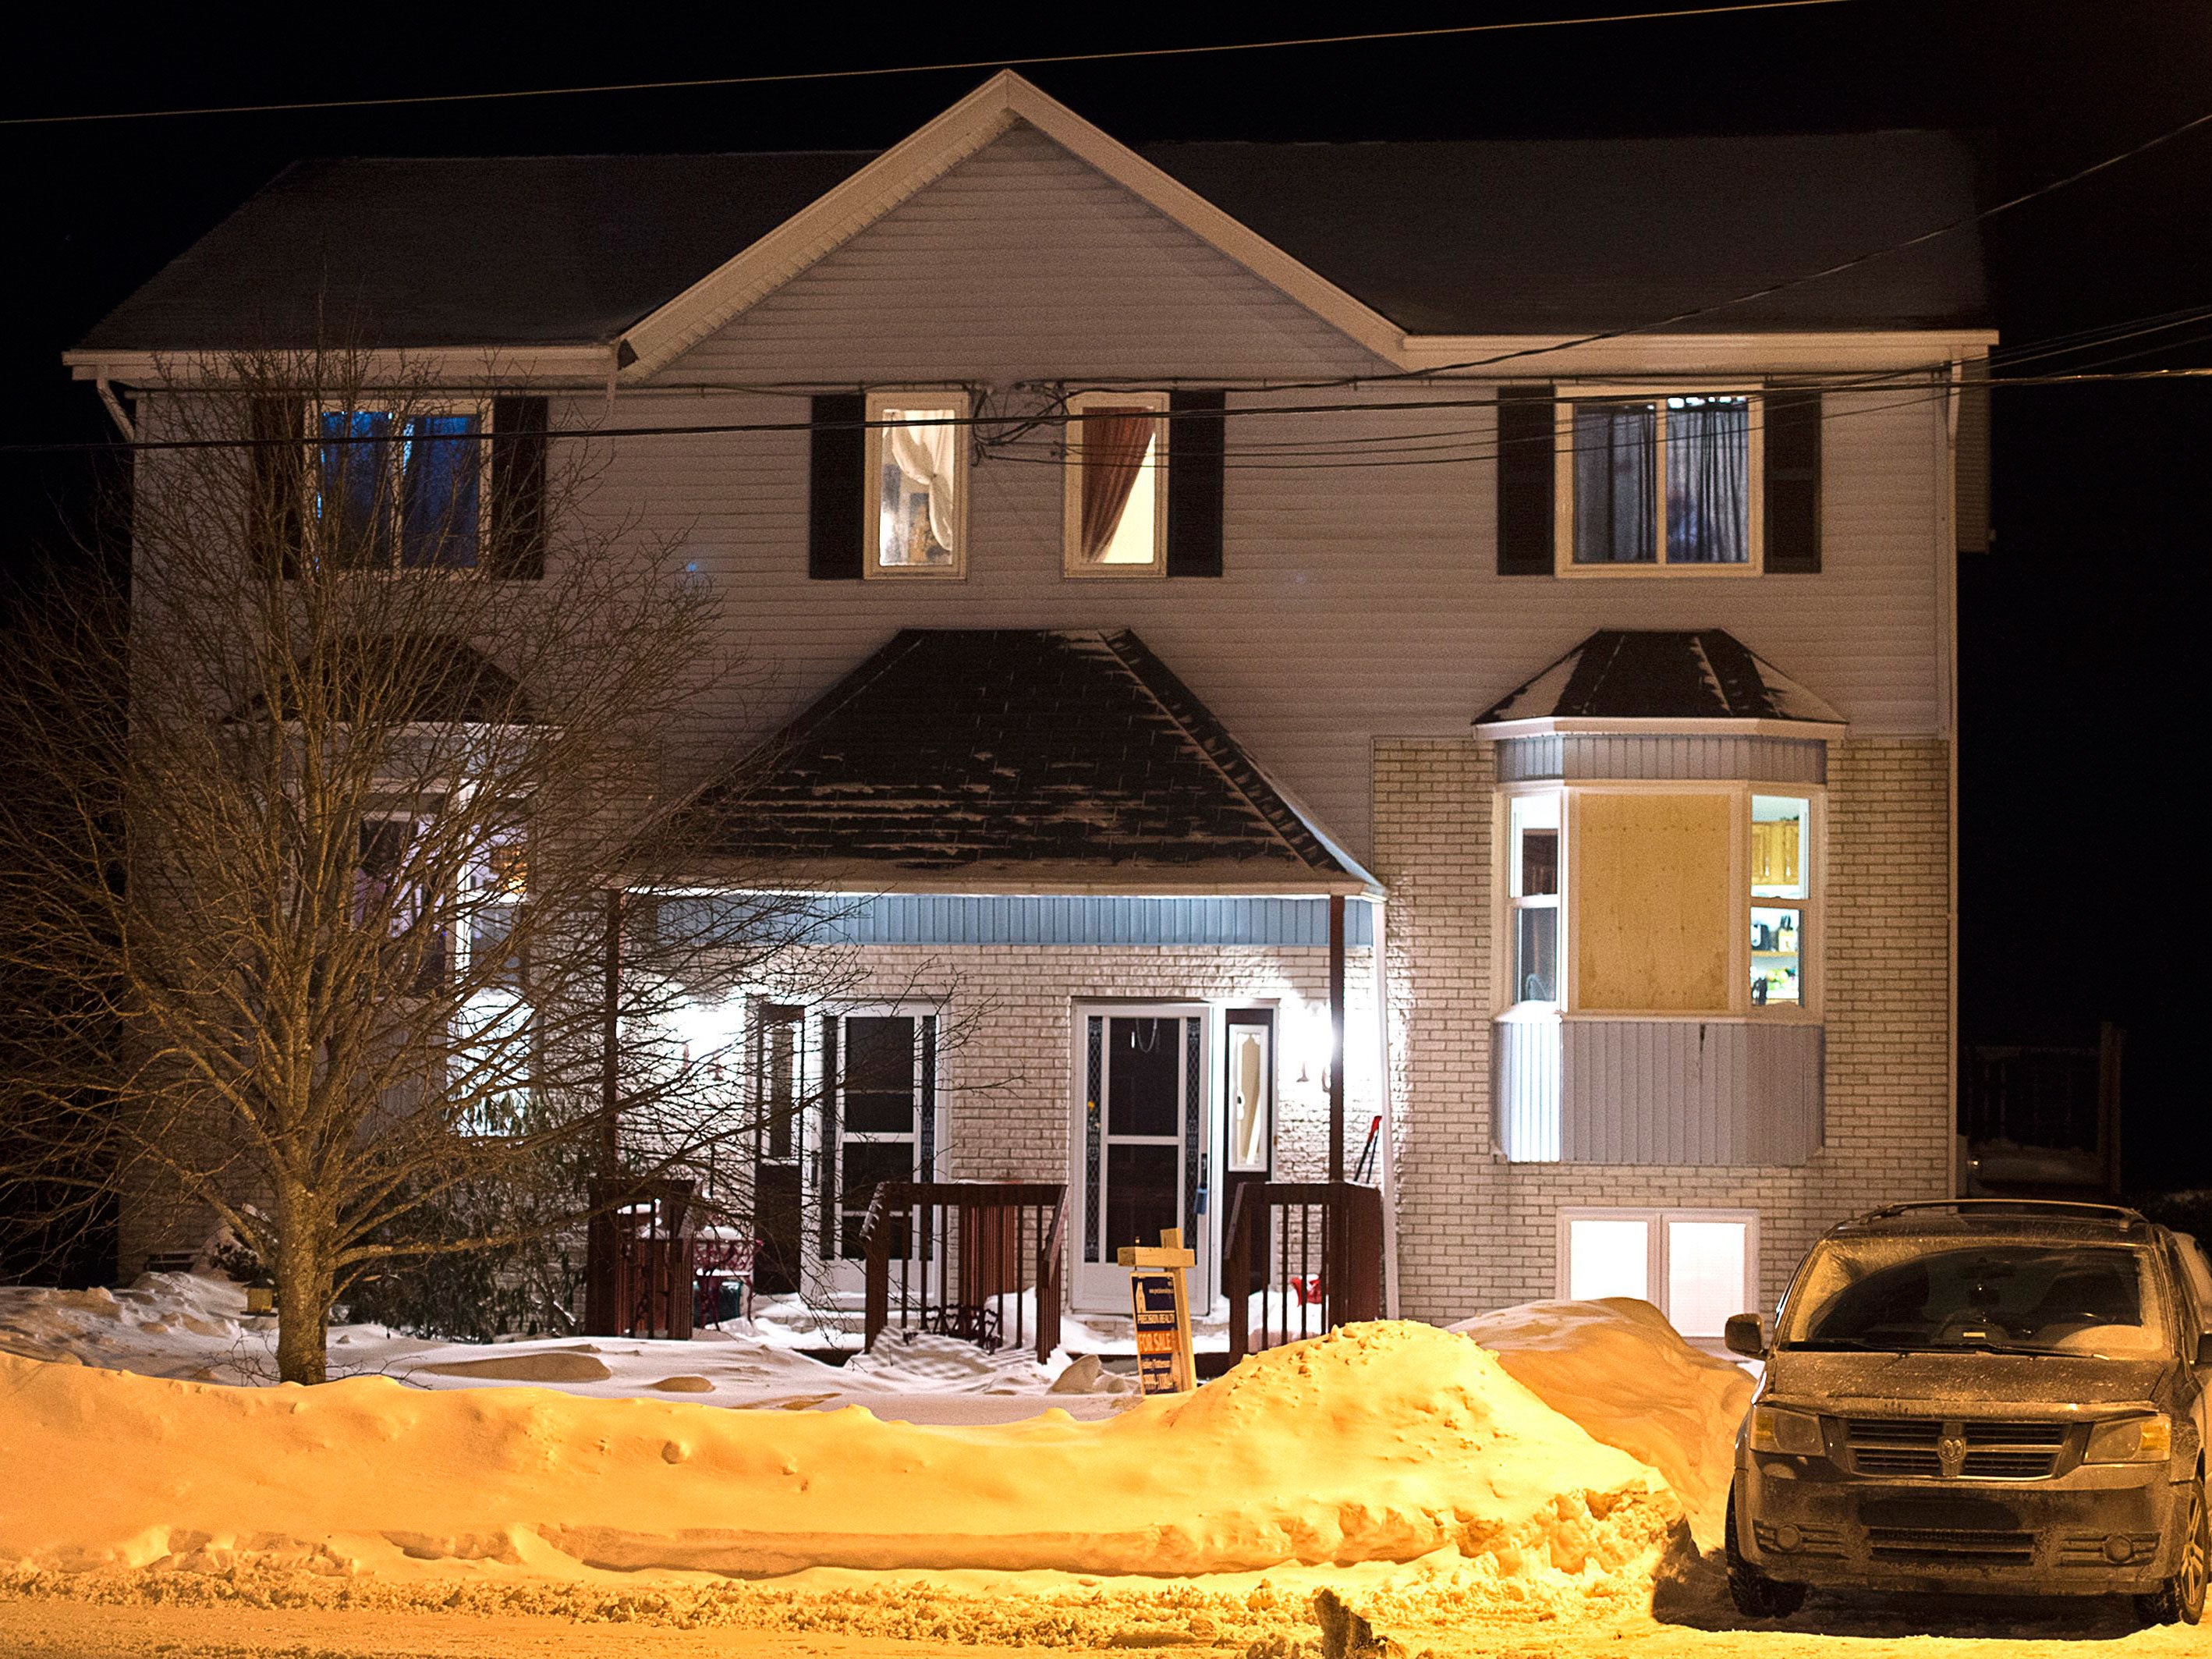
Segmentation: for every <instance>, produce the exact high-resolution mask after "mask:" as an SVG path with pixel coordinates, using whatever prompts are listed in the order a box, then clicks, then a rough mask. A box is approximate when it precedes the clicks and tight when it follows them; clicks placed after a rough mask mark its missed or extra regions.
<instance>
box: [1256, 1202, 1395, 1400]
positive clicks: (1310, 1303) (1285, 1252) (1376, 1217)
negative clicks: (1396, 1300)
mask: <svg viewBox="0 0 2212 1659" xmlns="http://www.w3.org/2000/svg"><path fill="white" fill-rule="evenodd" d="M1225 1244H1226V1246H1227V1249H1228V1260H1227V1261H1226V1262H1225V1263H1224V1264H1223V1269H1222V1286H1223V1289H1224V1290H1225V1291H1226V1292H1227V1294H1228V1297H1229V1357H1230V1359H1231V1361H1232V1362H1234V1361H1236V1360H1238V1359H1242V1358H1243V1357H1244V1356H1245V1355H1246V1354H1248V1353H1257V1352H1259V1351H1260V1350H1261V1349H1262V1348H1270V1347H1273V1346H1277V1345H1278V1344H1279V1343H1284V1342H1295V1341H1298V1340H1301V1339H1303V1338H1305V1337H1309V1336H1319V1335H1321V1334H1322V1333H1323V1332H1326V1331H1329V1330H1333V1329H1334V1328H1336V1327H1337V1326H1339V1325H1348V1324H1352V1323H1353V1322H1356V1321H1358V1320H1363V1319H1380V1318H1381V1317H1382V1316H1383V1194H1382V1193H1381V1191H1380V1190H1379V1189H1377V1188H1373V1187H1363V1186H1360V1185H1358V1184H1357V1183H1356V1182H1349V1181H1255V1182H1248V1183H1246V1184H1245V1185H1243V1186H1241V1187H1239V1188H1237V1198H1236V1201H1235V1204H1234V1206H1232V1207H1231V1211H1230V1215H1229V1234H1228V1237H1227V1238H1226V1240H1225ZM1263 1290H1264V1291H1265V1292H1266V1293H1265V1294H1263V1295H1261V1297H1260V1306H1259V1323H1258V1328H1256V1329H1255V1328H1254V1327H1253V1320H1252V1314H1253V1308H1252V1297H1253V1293H1254V1292H1255V1291H1263Z"/></svg>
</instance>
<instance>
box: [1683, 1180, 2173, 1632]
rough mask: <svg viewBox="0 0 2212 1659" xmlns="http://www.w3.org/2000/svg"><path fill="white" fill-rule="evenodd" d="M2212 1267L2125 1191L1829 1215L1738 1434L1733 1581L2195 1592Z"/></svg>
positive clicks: (1768, 1612) (2169, 1600)
mask: <svg viewBox="0 0 2212 1659" xmlns="http://www.w3.org/2000/svg"><path fill="white" fill-rule="evenodd" d="M2208 1323H2212V1272H2208V1270H2207V1266H2206V1262H2205V1259H2204V1256H2203V1253H2202V1252H2201V1251H2200V1250H2199V1249H2197V1244H2196V1243H2195V1241H2194V1240H2192V1239H2191V1238H2189V1237H2187V1236H2186V1235H2183V1234H2177V1233H2174V1232H2172V1231H2168V1230H2167V1229H2166V1228H2164V1227H2160V1226H2157V1225H2154V1224H2153V1223H2151V1222H2149V1221H2148V1220H2146V1219H2145V1218H2143V1217H2142V1216H2141V1215H2140V1214H2138V1213H2136V1212H2135V1211H2133V1210H2125V1209H2120V1208H2118V1207H2115V1206H2106V1205H2096V1204H2069V1203H2052V1202H2037V1201H2031V1200H2008V1199H1984V1200H1974V1199H1959V1200H1948V1201H1944V1202H1938V1203H1925V1204H1897V1205H1892V1206H1889V1207H1887V1208H1886V1209H1881V1210H1876V1211H1874V1212H1871V1213H1869V1214H1867V1215H1863V1216H1860V1217H1858V1218H1856V1219H1854V1220H1850V1221H1847V1222H1844V1223H1843V1224H1842V1225H1839V1226H1837V1227H1835V1228H1832V1229H1831V1230H1830V1231H1828V1232H1827V1233H1826V1235H1824V1236H1823V1237H1821V1238H1820V1241H1819V1242H1818V1243H1815V1244H1814V1246H1813V1248H1812V1249H1811V1250H1810V1251H1809V1252H1808V1254H1807V1255H1806V1257H1805V1259H1804V1261H1802V1262H1801V1263H1800V1264H1799V1265H1798V1267H1797V1271H1796V1273H1795V1274H1794V1275H1792V1277H1791V1279H1790V1288H1789V1290H1788V1291H1787V1292H1786V1293H1785V1294H1784V1297H1783V1299H1782V1305H1781V1308H1780V1310H1779V1311H1778V1314H1777V1316H1776V1318H1775V1324H1774V1334H1773V1340H1772V1342H1771V1344H1770V1343H1769V1342H1768V1341H1767V1340H1765V1334H1764V1332H1763V1330H1762V1328H1761V1327H1760V1323H1759V1316H1758V1315H1756V1314H1739V1315H1737V1316H1735V1318H1733V1319H1731V1320H1729V1322H1728V1328H1727V1338H1726V1340H1727V1342H1728V1346H1729V1348H1730V1349H1731V1350H1733V1351H1734V1352H1737V1353H1740V1354H1744V1355H1747V1356H1749V1357H1752V1358H1759V1359H1763V1360H1764V1361H1765V1376H1764V1378H1763V1379H1762V1381H1761V1382H1760V1383H1759V1392H1758V1394H1757V1395H1756V1397H1755V1398H1754V1400H1753V1405H1752V1408H1751V1412H1750V1413H1749V1415H1748V1416H1747V1418H1746V1419H1745V1421H1744V1426H1743V1428H1742V1430H1741V1432H1740V1433H1739V1435H1738V1437H1737V1439H1736V1453H1735V1480H1734V1483H1733V1484H1732V1485H1731V1486H1730V1487H1729V1512H1728V1530H1727V1541H1726V1553H1727V1559H1728V1573H1729V1592H1730V1594H1731V1595H1733V1597H1734V1598H1735V1604H1736V1607H1737V1608H1738V1609H1739V1610H1740V1611H1741V1612H1743V1613H1748V1614H1753V1615H1755V1616H1761V1617H1777V1616H1782V1615H1785V1614H1788V1613H1794V1612H1795V1611H1796V1609H1797V1607H1798V1606H1799V1604H1800V1603H1801V1602H1802V1601H1803V1600H1804V1597H1805V1592H1806V1589H1807V1588H1808V1586H1811V1585H1816V1584H1817V1585H1826V1586H1832V1587H1836V1588H1849V1589H1894V1590H1978V1591H2001V1592H2011V1593H2015V1594H2023V1595H2106V1594H2112V1593H2124V1594H2128V1595H2133V1596H2134V1597H2135V1598H2136V1607H2137V1609H2138V1611H2139V1612H2140V1613H2142V1616H2143V1617H2144V1618H2145V1619H2148V1620H2154V1621H2157V1622H2161V1623H2164V1622H2172V1621H2173V1620H2182V1621H2185V1622H2186V1623H2189V1624H2192V1625H2193V1624H2195V1623H2196V1622H2197V1620H2198V1619H2199V1618H2201V1617H2202V1616H2203V1610H2204V1595H2205V1582H2206V1575H2207V1561H2208V1558H2212V1521H2208V1518H2207V1515H2206V1511H2205V1498H2204V1480H2205V1440H2206V1427H2207V1425H2206V1420H2205V1413H2206V1406H2205V1396H2206V1390H2207V1388H2208V1386H2212V1335H2208V1334H2207V1327H2208Z"/></svg>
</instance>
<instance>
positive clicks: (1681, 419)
mask: <svg viewBox="0 0 2212 1659" xmlns="http://www.w3.org/2000/svg"><path fill="white" fill-rule="evenodd" d="M1758 402H1759V400H1758V399H1757V398H1753V397H1751V396H1749V395H1747V394H1745V393H1740V392H1698V393H1652V394H1648V395H1642V396H1638V395H1633V394H1631V395H1625V396H1623V395H1614V394H1612V393H1605V394H1601V395H1592V396H1588V397H1577V398H1561V399H1560V401H1559V404H1558V412H1557V416H1556V418H1557V421H1558V423H1559V447H1560V448H1561V449H1562V450H1563V451H1565V453H1566V456H1567V459H1568V465H1565V466H1562V467H1560V468H1559V469H1558V471H1557V474H1556V488H1557V490H1558V493H1559V500H1558V503H1557V514H1556V520H1557V526H1558V530H1557V563H1558V568H1559V573H1560V574H1563V575H1566V574H1575V575H1599V574H1612V575H1623V574H1638V573H1643V574H1652V573H1665V572H1670V571H1671V572H1674V573H1677V574H1706V575H1721V574H1732V573H1734V574H1748V573H1750V572H1752V571H1754V570H1756V569H1757V568H1759V562H1760V551H1761V550H1760V546H1759V531H1760V523H1759V521H1760V500H1759V495H1760V487H1759V474H1760V470H1761V466H1762V447H1761V442H1760V435H1759V421H1758V420H1757V418H1756V410H1757V406H1758Z"/></svg>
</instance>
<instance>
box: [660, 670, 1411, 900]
mask: <svg viewBox="0 0 2212 1659" xmlns="http://www.w3.org/2000/svg"><path fill="white" fill-rule="evenodd" d="M694 811H695V812H696V814H697V817H696V819H695V823H696V826H697V827H699V828H701V829H703V830H704V832H705V834H704V839H705V843H706V847H707V849H708V851H709V852H710V853H711V854H714V855H716V856H720V857H724V858H729V859H733V860H743V861H745V862H747V863H749V864H752V865H769V866H787V867H788V866H799V867H800V871H799V872H800V873H807V872H811V873H812V874H814V875H817V876H820V877H823V878H829V877H830V876H832V875H834V874H835V873H836V872H838V871H841V870H842V871H845V872H854V871H859V872H867V871H870V870H873V871H875V872H877V874H876V875H875V876H874V877H873V879H878V880H880V881H882V882H883V883H884V884H886V885H889V884H895V883H896V879H897V878H898V876H899V875H900V874H906V875H914V874H930V873H939V874H942V873H974V872H986V871H1003V872H1007V873H1009V874H1012V875H1018V874H1019V872H1022V871H1025V870H1026V871H1036V870H1038V869H1040V868H1041V867H1043V866H1053V867H1057V868H1058V869H1060V870H1061V871H1064V872H1074V871H1077V870H1087V871H1089V872H1091V873H1092V874H1093V875H1096V876H1097V877H1100V878H1113V877H1123V878H1132V877H1137V876H1142V875H1150V876H1152V877H1158V878H1173V877H1176V876H1187V877H1189V878H1193V879H1194V880H1198V881H1205V880H1213V879H1219V880H1223V881H1225V882H1228V883H1231V884H1236V885H1238V886H1246V887H1258V886H1260V885H1261V884H1266V883H1270V882H1281V883H1282V884H1284V887H1283V890H1285V891H1300V890H1304V891H1311V890H1317V889H1319V888H1322V887H1325V886H1328V885H1334V886H1336V887H1338V888H1340V889H1341V888H1344V887H1346V886H1347V885H1350V884H1353V883H1361V882H1364V881H1365V880H1366V879H1367V877H1366V874H1365V872H1364V871H1362V870H1360V869H1359V868H1358V866H1356V865H1354V864H1352V862H1351V860H1349V859H1348V858H1346V857H1344V856H1343V855H1341V854H1339V853H1338V852H1336V851H1335V850H1334V848H1333V847H1332V846H1331V845H1330V843H1329V842H1328V839H1327V837H1326V836H1324V835H1323V834H1322V832H1321V831H1319V830H1318V829H1316V826H1315V825H1314V824H1313V823H1312V822H1311V821H1310V819H1309V818H1308V817H1306V816H1305V815H1304V813H1303V812H1302V811H1300V810H1299V809H1298V808H1297V806H1296V805H1293V804H1292V803H1291V801H1290V800H1288V799H1285V797H1284V795H1283V794H1282V793H1280V792H1279V790H1278V789H1277V788H1276V787H1274V786H1273V784H1272V783H1271V782H1269V781H1268V780H1267V777H1266V776H1265V775H1263V774H1262V773H1261V771H1260V769H1258V768H1257V767H1256V766H1255V765H1254V764H1253V763H1252V762H1251V761H1250V760H1249V758H1248V757H1246V756H1245V754H1244V752H1243V750H1242V749H1240V748H1239V747H1238V746H1237V742H1236V740H1235V739H1234V738H1231V736H1230V735H1229V733H1228V732H1227V731H1226V730H1225V729H1224V728H1223V726H1221V724H1220V722H1219V721H1218V720H1215V719H1214V718H1213V716H1212V714H1209V713H1208V712H1207V711H1206V707H1205V705H1203V704H1202V703H1200V702H1199V700H1198V699H1197V698H1196V697H1195V696H1192V695H1191V693H1190V691H1189V690H1188V688H1187V687H1185V686H1184V685H1183V684H1182V681H1180V680H1178V679H1177V678H1176V677H1175V675H1174V674H1173V673H1172V672H1170V671H1169V669H1168V667H1167V666H1166V665H1165V664H1164V663H1162V662H1161V661H1160V659H1158V658H1157V657H1155V656H1154V655H1153V654H1152V653H1151V652H1150V651H1149V650H1147V649H1146V647H1145V645H1144V642H1143V641H1140V640H1139V639H1138V638H1137V636H1136V635H1134V634H1133V633H1131V632H1129V631H1128V630H1127V629H1116V630H1113V631H1108V632H1100V631H1097V630H1090V629H1068V630H1059V631H1037V630H1022V629H902V630H901V631H900V632H899V634H898V635H896V636H895V637H894V638H893V639H892V640H891V641H890V644H888V645H886V646H885V647H884V648H883V649H882V650H880V651H878V652H877V653H875V655H873V656H872V657H871V658H869V659H867V660H866V662H864V663H862V664H861V665H860V666H859V667H858V668H856V669H854V671H852V672H851V673H850V674H848V675H847V676H846V677H845V678H843V679H842V680H841V681H839V682H838V683H837V684H836V685H835V686H833V687H832V688H831V689H830V690H829V691H828V692H827V693H826V694H825V695H824V696H823V697H822V698H821V699H820V700H819V701H818V702H816V703H815V704H814V706H813V707H812V708H809V709H808V710H807V711H806V712H805V714H801V715H799V718H798V719H797V720H793V722H792V723H791V725H790V726H787V727H786V728H785V729H784V731H783V732H781V733H779V734H778V735H777V736H776V737H775V738H773V739H772V740H770V741H769V743H768V744H764V745H763V747H762V749H761V750H759V751H757V753H756V754H755V755H754V756H753V757H751V759H750V760H749V761H748V762H747V763H745V764H744V765H743V766H741V767H740V768H739V769H738V772H737V774H736V775H735V777H734V780H733V781H732V782H730V783H727V784H725V785H723V786H721V787H718V788H716V789H714V790H711V791H709V792H708V793H706V795H704V796H703V797H702V800H701V802H700V803H699V805H698V806H697V807H696V808H695V809H694Z"/></svg>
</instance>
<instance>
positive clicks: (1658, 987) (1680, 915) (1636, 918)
mask: <svg viewBox="0 0 2212 1659" xmlns="http://www.w3.org/2000/svg"><path fill="white" fill-rule="evenodd" d="M1734 823H1735V797H1734V796H1732V795H1726V794H1711V793H1674V792H1671V791H1670V792H1665V793H1647V792H1638V793H1618V794H1616V793H1607V792H1604V791H1595V790H1593V791H1587V792H1578V793H1577V796H1576V798H1575V801H1574V810H1573V814H1572V831H1571V833H1572V836H1573V854H1572V856H1573V864H1574V869H1575V872H1576V878H1575V879H1576V885H1575V892H1576V896H1577V907H1578V914H1577V920H1576V921H1575V924H1574V926H1575V934H1576V949H1575V966H1576V975H1577V995H1576V1002H1577V1005H1578V1006H1581V1007H1584V1008H1589V1009H1602V1010H1607V1011H1620V1012H1649V1013H1706V1012H1710V1013H1725V1012H1728V1010H1729V1004H1730V997H1729V988H1730V985H1731V983H1732V981H1731V980H1730V978H1729V959H1730V951H1729V945H1730V940H1731V939H1732V938H1733V933H1732V928H1733V924H1734V919H1735V883H1734V881H1733V880H1732V879H1731V874H1730V869H1731V859H1730V853H1731V849H1732V847H1733V827H1734Z"/></svg>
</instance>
